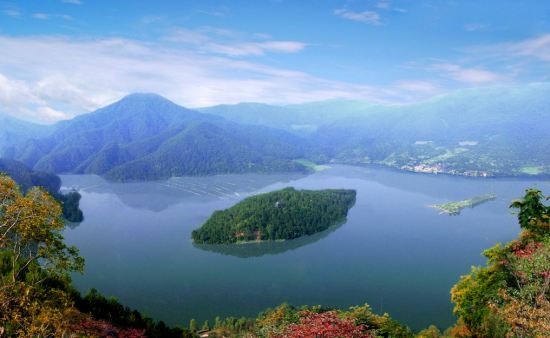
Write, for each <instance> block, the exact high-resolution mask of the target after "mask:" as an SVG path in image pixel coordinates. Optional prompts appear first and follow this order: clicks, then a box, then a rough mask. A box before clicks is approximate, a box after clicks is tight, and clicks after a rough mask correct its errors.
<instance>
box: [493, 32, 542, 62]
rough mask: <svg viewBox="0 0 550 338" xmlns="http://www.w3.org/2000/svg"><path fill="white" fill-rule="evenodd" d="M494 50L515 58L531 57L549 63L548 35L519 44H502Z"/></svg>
mask: <svg viewBox="0 0 550 338" xmlns="http://www.w3.org/2000/svg"><path fill="white" fill-rule="evenodd" d="M496 48H498V49H501V50H502V51H504V52H507V53H510V54H512V55H515V56H532V57H535V58H537V59H540V60H544V61H550V34H547V35H543V36H541V37H538V38H535V39H529V40H525V41H523V42H519V43H510V44H503V45H500V46H496Z"/></svg>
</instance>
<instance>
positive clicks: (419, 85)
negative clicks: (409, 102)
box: [394, 80, 445, 95]
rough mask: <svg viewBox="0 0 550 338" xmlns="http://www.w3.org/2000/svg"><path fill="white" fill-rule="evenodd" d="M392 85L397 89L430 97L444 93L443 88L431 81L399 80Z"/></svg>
mask: <svg viewBox="0 0 550 338" xmlns="http://www.w3.org/2000/svg"><path fill="white" fill-rule="evenodd" d="M394 85H395V88H397V89H402V90H405V91H409V92H419V93H425V94H430V95H437V94H442V93H444V92H445V91H444V90H443V88H441V87H440V86H439V85H438V84H437V83H435V82H433V81H418V80H400V81H397V82H396V83H395V84H394Z"/></svg>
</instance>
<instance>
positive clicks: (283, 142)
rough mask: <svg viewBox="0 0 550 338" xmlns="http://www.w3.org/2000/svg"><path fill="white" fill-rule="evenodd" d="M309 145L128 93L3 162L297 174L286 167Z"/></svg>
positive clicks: (114, 173) (114, 174)
mask: <svg viewBox="0 0 550 338" xmlns="http://www.w3.org/2000/svg"><path fill="white" fill-rule="evenodd" d="M308 147H310V148H311V146H310V145H309V144H308V143H307V142H306V141H305V140H303V139H301V138H300V137H298V136H296V135H293V134H290V133H288V132H284V131H278V130H274V129H272V128H267V127H264V126H249V125H239V124H237V123H234V122H229V121H226V120H225V119H223V118H222V117H220V116H217V115H211V114H204V113H199V112H197V111H194V110H190V109H187V108H184V107H181V106H178V105H176V104H174V103H173V102H171V101H169V100H167V99H165V98H163V97H162V96H159V95H156V94H131V95H128V96H126V97H125V98H123V99H122V100H120V101H118V102H116V103H113V104H111V105H109V106H107V107H104V108H101V109H98V110H97V111H95V112H92V113H89V114H85V115H80V116H77V117H75V118H74V119H73V120H70V121H62V122H60V123H59V124H58V125H57V124H56V126H55V131H54V132H53V133H52V134H51V135H49V136H47V137H43V138H39V139H31V140H26V141H24V142H21V143H19V144H17V145H16V146H12V147H9V148H8V149H6V151H5V152H4V157H7V158H12V159H17V160H20V161H22V162H24V163H25V164H27V165H28V166H29V167H32V168H33V169H35V170H44V171H53V172H57V173H62V172H70V173H88V174H99V175H102V176H104V177H106V178H110V179H115V180H130V179H161V178H169V177H172V176H181V175H203V174H216V173H241V172H272V171H304V170H306V168H305V167H304V166H302V165H300V164H297V163H294V162H292V160H293V159H296V158H301V157H304V149H306V148H308Z"/></svg>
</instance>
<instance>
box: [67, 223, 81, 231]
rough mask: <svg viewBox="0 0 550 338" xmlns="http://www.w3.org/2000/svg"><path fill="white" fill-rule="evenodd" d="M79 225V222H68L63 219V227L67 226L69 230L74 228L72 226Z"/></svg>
mask: <svg viewBox="0 0 550 338" xmlns="http://www.w3.org/2000/svg"><path fill="white" fill-rule="evenodd" d="M79 225H80V222H69V221H65V228H69V229H71V230H74V228H76V227H77V226H79Z"/></svg>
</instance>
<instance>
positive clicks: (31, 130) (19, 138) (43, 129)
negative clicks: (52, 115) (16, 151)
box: [0, 113, 55, 156]
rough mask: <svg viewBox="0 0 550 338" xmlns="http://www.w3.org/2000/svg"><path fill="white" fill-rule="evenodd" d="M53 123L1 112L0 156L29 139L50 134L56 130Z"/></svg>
mask: <svg viewBox="0 0 550 338" xmlns="http://www.w3.org/2000/svg"><path fill="white" fill-rule="evenodd" d="M54 130H55V129H54V127H53V126H51V125H40V124H36V123H32V122H27V121H22V120H19V119H16V118H15V117H11V116H9V115H6V114H3V113H0V156H1V155H2V153H3V151H4V150H5V149H6V148H8V147H11V146H14V145H16V144H18V143H20V142H23V141H25V140H27V139H33V138H40V137H44V136H48V135H50V134H51V133H53V132H54Z"/></svg>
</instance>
